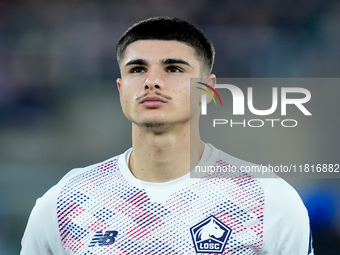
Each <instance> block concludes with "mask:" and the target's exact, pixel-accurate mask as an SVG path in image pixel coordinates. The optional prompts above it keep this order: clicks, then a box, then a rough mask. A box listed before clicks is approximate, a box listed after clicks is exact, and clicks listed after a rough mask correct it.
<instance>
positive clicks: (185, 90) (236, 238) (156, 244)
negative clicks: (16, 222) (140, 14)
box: [21, 17, 313, 255]
mask: <svg viewBox="0 0 340 255" xmlns="http://www.w3.org/2000/svg"><path fill="white" fill-rule="evenodd" d="M117 60H118V63H119V66H120V71H121V78H120V79H118V80H117V85H118V89H119V93H120V99H121V105H122V109H123V112H124V114H125V115H126V117H127V118H128V119H129V120H130V121H131V122H132V142H133V144H132V148H131V149H129V150H128V151H126V152H125V153H123V154H121V155H119V156H116V157H113V158H111V159H108V160H106V161H104V162H102V163H99V164H96V165H92V166H88V167H85V168H81V169H74V170H72V171H70V172H69V173H68V174H67V175H66V176H65V177H64V178H63V179H62V180H61V181H60V182H59V183H58V184H57V185H55V186H54V187H52V188H51V189H50V190H49V191H48V192H47V193H46V194H45V195H44V196H43V197H42V198H40V199H38V201H37V203H36V205H35V207H34V209H33V211H32V213H31V216H30V219H29V221H28V225H27V228H26V231H25V234H24V237H23V239H22V251H21V255H31V254H34V255H40V254H41V255H42V254H44V255H46V254H58V255H61V254H86V255H89V254H176V255H177V254H202V253H205V254H209V253H210V254H273V255H279V254H287V255H295V254H296V255H307V254H312V253H313V251H312V247H311V244H310V231H309V219H308V214H307V211H306V209H305V207H304V205H303V203H302V202H301V199H300V198H299V196H298V194H297V193H296V192H295V190H294V189H293V188H292V187H291V186H289V185H288V184H287V183H286V182H284V181H283V180H281V179H279V178H272V179H269V178H263V179H256V178H253V177H251V176H249V175H245V174H242V173H241V172H240V173H238V174H236V175H233V176H229V177H230V178H217V177H216V178H198V179H194V178H190V169H194V167H195V165H196V164H199V165H220V166H225V165H227V164H229V165H233V166H236V167H237V166H238V167H239V166H241V165H249V163H247V162H244V161H242V160H239V159H236V158H233V157H231V156H230V155H228V154H226V153H224V152H222V151H220V150H217V149H216V148H214V147H213V146H212V145H210V144H205V143H203V142H202V141H201V139H200V136H199V130H198V122H199V115H200V96H199V95H200V94H199V93H197V95H191V97H190V78H210V80H211V85H214V83H215V76H214V75H213V74H211V70H212V66H213V61H214V48H213V46H212V44H211V42H210V41H209V40H208V39H207V38H206V36H205V35H204V34H203V33H202V32H201V31H200V30H198V29H197V28H196V27H194V26H193V25H191V24H189V23H187V22H185V21H182V20H179V19H174V18H166V17H158V18H151V19H148V20H144V21H141V22H140V23H138V24H136V25H134V26H132V27H131V28H130V29H128V30H127V31H126V33H125V34H124V35H123V36H122V38H121V39H120V41H119V43H118V46H117ZM197 91H199V90H197ZM190 104H191V105H193V106H194V107H193V108H192V109H196V110H190ZM190 126H191V129H190ZM190 132H191V133H190ZM190 142H191V146H190ZM190 148H191V149H190ZM190 157H191V160H190Z"/></svg>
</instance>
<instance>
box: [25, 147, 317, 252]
mask: <svg viewBox="0 0 340 255" xmlns="http://www.w3.org/2000/svg"><path fill="white" fill-rule="evenodd" d="M131 150H132V149H130V150H128V151H126V152H125V153H124V154H121V155H119V156H116V157H113V158H111V159H108V160H106V161H104V162H102V163H99V164H96V165H92V166H88V167H85V168H79V169H74V170H72V171H70V172H69V173H68V174H67V175H66V176H64V178H63V179H62V180H60V182H59V183H58V184H57V185H55V186H54V187H52V188H51V189H50V190H49V191H48V192H47V193H46V194H45V195H44V196H43V197H41V198H40V199H38V200H37V203H36V205H35V207H34V208H33V210H32V213H31V215H30V218H29V221H28V224H27V227H26V230H25V234H24V237H23V239H22V250H21V255H32V254H34V255H48V254H53V255H64V254H67V255H79V254H82V255H98V254H134V255H137V254H142V255H146V254H176V255H178V254H270V255H282V254H285V255H307V254H313V250H312V247H311V241H310V230H309V219H308V214H307V210H306V209H305V207H304V205H303V203H302V201H301V199H300V197H299V195H298V194H297V193H296V191H295V190H294V189H293V188H292V187H291V186H290V185H289V184H287V183H286V182H285V181H284V180H282V179H280V178H261V179H259V178H252V177H251V176H249V175H247V174H241V173H238V175H237V176H234V177H233V176H231V177H230V178H190V175H189V174H187V175H185V176H182V177H181V178H179V179H176V180H173V181H170V182H166V183H149V182H145V181H140V180H138V179H136V178H135V177H134V176H133V175H132V173H131V171H130V170H129V168H128V160H129V155H130V153H131ZM205 164H206V165H219V166H225V165H233V166H240V165H242V164H243V165H246V164H249V163H247V162H244V161H241V160H239V159H236V158H234V157H232V156H230V155H228V154H226V153H224V152H222V151H220V150H218V149H216V148H214V147H213V146H212V145H210V144H206V145H205V149H204V153H203V155H202V158H201V161H200V162H199V165H205Z"/></svg>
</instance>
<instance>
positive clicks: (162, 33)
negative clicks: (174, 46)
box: [116, 17, 215, 73]
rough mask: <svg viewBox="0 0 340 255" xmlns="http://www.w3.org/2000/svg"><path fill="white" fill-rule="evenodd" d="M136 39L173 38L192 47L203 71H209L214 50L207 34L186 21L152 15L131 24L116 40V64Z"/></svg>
mask: <svg viewBox="0 0 340 255" xmlns="http://www.w3.org/2000/svg"><path fill="white" fill-rule="evenodd" d="M138 40H166V41H169V40H175V41H179V42H183V43H186V44H188V45H189V46H191V47H193V48H194V50H195V53H196V55H197V56H198V58H199V59H200V60H201V62H202V64H203V65H202V66H203V68H204V73H205V72H206V71H207V72H208V73H210V72H211V70H212V67H213V64H214V58H215V50H214V46H213V44H212V43H211V41H210V40H209V39H208V38H207V36H206V35H205V34H204V33H203V32H202V31H201V30H199V29H198V28H197V27H195V26H194V25H192V24H190V23H189V22H187V21H184V20H181V19H178V18H172V17H153V18H149V19H146V20H142V21H140V22H138V23H136V24H134V25H133V26H131V27H130V28H129V29H128V30H126V32H125V33H124V34H123V36H122V37H121V38H120V40H119V41H118V44H117V47H116V56H117V61H118V64H120V63H121V61H122V59H123V58H124V53H125V50H126V47H127V46H128V45H129V44H131V43H133V42H135V41H138Z"/></svg>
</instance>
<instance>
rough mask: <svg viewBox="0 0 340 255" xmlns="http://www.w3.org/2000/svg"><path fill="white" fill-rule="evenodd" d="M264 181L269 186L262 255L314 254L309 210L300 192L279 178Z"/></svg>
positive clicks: (266, 198) (266, 199)
mask: <svg viewBox="0 0 340 255" xmlns="http://www.w3.org/2000/svg"><path fill="white" fill-rule="evenodd" d="M262 182H263V183H264V186H266V187H267V188H266V189H265V208H264V233H263V235H264V240H265V241H264V245H263V249H262V253H261V255H262V254H277V255H313V254H314V253H313V248H312V244H311V242H312V241H311V233H310V226H309V217H308V212H307V209H306V208H305V206H304V204H303V202H302V200H301V198H300V196H299V195H298V193H297V192H296V191H295V189H294V188H293V187H291V186H290V185H289V184H288V183H286V182H285V181H284V180H282V179H280V178H273V179H272V178H270V179H263V180H262Z"/></svg>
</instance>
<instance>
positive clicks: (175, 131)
mask: <svg viewBox="0 0 340 255" xmlns="http://www.w3.org/2000/svg"><path fill="white" fill-rule="evenodd" d="M191 132H192V133H191V134H190V123H187V125H184V126H181V127H180V128H176V127H173V128H172V129H171V131H169V130H168V131H164V132H155V131H154V130H150V129H149V128H146V127H140V126H137V125H136V124H132V145H133V151H132V153H131V156H130V160H129V168H130V170H131V171H132V173H133V175H134V176H135V177H136V178H138V179H140V180H144V181H149V182H167V181H171V180H173V179H176V178H179V177H181V176H183V175H185V174H187V173H189V172H190V170H191V169H192V168H194V166H195V165H196V164H197V163H198V162H199V160H200V158H201V156H202V153H203V150H204V144H203V142H202V141H201V139H200V137H199V132H198V128H197V130H194V131H193V130H191ZM190 142H191V144H190Z"/></svg>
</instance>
